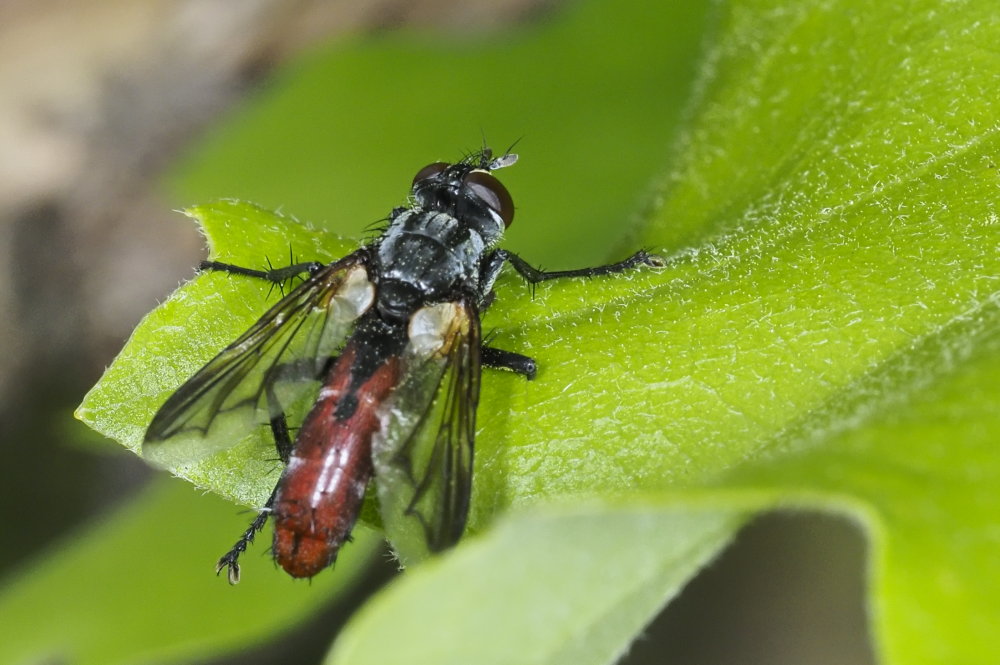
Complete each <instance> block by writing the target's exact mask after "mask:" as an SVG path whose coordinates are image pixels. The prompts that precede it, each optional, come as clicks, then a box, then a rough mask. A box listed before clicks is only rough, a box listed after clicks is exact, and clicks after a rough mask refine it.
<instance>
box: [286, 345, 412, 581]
mask: <svg viewBox="0 0 1000 665" xmlns="http://www.w3.org/2000/svg"><path fill="white" fill-rule="evenodd" d="M354 356H355V347H354V346H353V344H351V343H349V344H348V345H347V347H346V348H345V349H344V351H343V353H341V355H340V358H338V360H337V362H336V364H335V365H334V367H333V369H332V370H331V371H330V373H329V374H328V375H327V378H326V381H325V383H324V384H323V387H322V388H321V389H320V392H319V397H318V398H317V400H316V404H315V406H313V408H312V410H311V411H310V412H309V415H308V416H306V419H305V421H304V422H303V423H302V427H301V428H300V429H299V433H298V436H297V437H296V439H295V447H294V449H293V451H292V455H291V459H290V460H289V462H288V466H287V467H286V468H285V471H284V473H283V474H282V476H281V481H280V483H279V487H278V494H277V496H276V497H275V501H274V506H273V515H274V547H273V551H274V558H275V560H276V561H277V562H278V563H279V564H281V567H282V568H284V569H285V570H286V571H287V572H288V574H289V575H291V576H292V577H312V576H313V575H316V574H317V573H319V572H320V571H321V570H323V569H324V568H326V567H327V566H329V565H330V564H332V563H333V561H334V559H336V558H337V552H338V551H339V550H340V547H341V545H343V544H344V541H345V540H347V537H348V536H349V535H350V533H351V528H352V527H353V526H354V522H355V521H356V520H357V518H358V512H359V511H360V509H361V501H362V499H364V495H365V488H366V487H367V486H368V481H369V480H370V479H371V476H372V457H371V444H372V436H373V435H374V433H375V431H376V430H377V428H378V426H379V422H378V417H377V408H378V406H379V404H381V402H382V401H383V400H384V399H385V397H386V396H387V395H388V394H389V392H390V391H391V390H392V388H393V387H394V386H395V384H396V381H397V378H398V374H399V363H398V360H397V359H396V358H394V357H389V358H388V359H386V360H385V361H384V362H383V363H382V364H381V365H379V366H378V367H377V368H376V369H375V371H374V372H372V374H371V376H370V377H368V379H367V380H365V381H364V382H363V383H362V384H361V385H360V386H358V388H357V389H356V390H355V391H354V392H353V394H352V393H351V390H350V388H351V378H352V377H351V367H352V364H353V361H354ZM345 399H346V400H348V401H352V400H356V401H357V404H356V406H355V407H354V408H353V409H345V408H344V407H343V405H341V402H342V401H343V400H345ZM338 407H340V408H338Z"/></svg>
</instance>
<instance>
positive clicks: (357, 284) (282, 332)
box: [143, 252, 374, 466]
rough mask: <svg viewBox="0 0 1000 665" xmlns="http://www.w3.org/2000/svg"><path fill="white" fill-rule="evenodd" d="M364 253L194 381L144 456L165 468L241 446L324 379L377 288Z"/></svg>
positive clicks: (283, 306) (174, 398) (175, 400)
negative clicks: (370, 280) (366, 267)
mask: <svg viewBox="0 0 1000 665" xmlns="http://www.w3.org/2000/svg"><path fill="white" fill-rule="evenodd" d="M361 260H362V254H361V253H360V252H356V253H354V254H351V255H349V256H347V257H345V258H343V259H341V260H340V261H337V262H335V263H332V264H330V265H329V266H326V267H325V268H323V269H321V270H319V271H317V272H316V273H315V274H313V275H311V276H310V277H309V278H308V279H306V280H305V281H304V282H303V283H302V284H300V285H298V286H297V287H296V288H295V289H293V290H292V291H291V292H289V294H288V295H287V296H285V297H284V298H282V299H281V300H280V301H279V302H278V303H276V304H275V305H274V307H272V308H271V309H270V310H268V311H267V312H266V313H265V314H264V315H263V316H261V317H260V319H258V320H257V322H256V323H255V324H254V325H253V326H252V327H251V328H250V329H249V330H247V331H246V332H245V333H244V334H243V335H241V336H240V337H239V339H237V340H236V341H235V342H233V343H232V344H230V345H229V346H227V347H226V348H225V349H223V350H222V351H221V352H219V354H218V355H217V356H215V357H214V358H213V359H212V360H210V361H208V363H207V364H206V365H205V366H204V367H202V368H201V369H200V370H199V371H198V372H197V373H196V374H195V375H194V376H192V377H191V378H190V379H188V380H187V382H185V383H184V384H183V385H182V386H181V387H180V388H178V389H177V391H176V392H174V393H173V394H172V395H171V396H170V397H169V398H168V399H167V401H166V402H165V403H164V404H163V406H161V407H160V410H159V411H157V413H156V415H155V416H154V417H153V420H152V422H151V423H150V425H149V428H148V429H147V430H146V437H145V441H144V442H143V455H144V456H147V457H149V458H150V459H151V460H152V461H154V462H157V463H159V464H163V465H167V466H169V465H173V464H177V463H185V462H191V461H195V460H198V459H200V458H203V457H205V456H207V455H209V454H211V453H213V452H217V451H219V450H222V449H225V448H228V447H230V446H233V445H235V444H236V443H238V442H239V441H240V440H241V439H242V438H243V437H245V436H246V435H247V434H248V433H249V432H250V431H251V430H252V429H253V428H254V427H256V426H257V425H259V424H261V423H266V422H268V421H269V420H270V419H271V418H273V417H275V416H277V415H280V414H281V413H283V412H284V410H285V409H287V408H288V407H289V406H290V405H293V404H294V403H295V402H296V401H297V400H299V399H300V398H302V397H303V396H304V395H305V393H307V392H309V391H310V389H313V388H315V386H316V385H317V383H316V382H317V381H318V379H319V377H320V375H321V373H322V371H323V369H324V367H325V366H326V364H327V363H328V362H329V360H330V358H331V357H333V355H334V354H335V353H336V352H337V350H338V349H339V348H340V347H341V346H342V344H343V342H344V339H345V337H346V336H347V334H348V333H349V332H350V330H351V326H352V323H353V321H354V320H355V319H357V317H358V316H360V314H361V313H363V312H364V310H365V309H367V308H368V306H369V305H370V304H371V302H372V299H373V297H374V287H373V286H372V285H371V283H370V282H369V281H368V276H367V273H366V271H365V269H364V266H363V265H362V263H361Z"/></svg>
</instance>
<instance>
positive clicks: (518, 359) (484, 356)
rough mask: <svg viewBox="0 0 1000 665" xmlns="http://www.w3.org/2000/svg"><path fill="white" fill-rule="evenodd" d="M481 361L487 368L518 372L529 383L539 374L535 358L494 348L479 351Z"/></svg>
mask: <svg viewBox="0 0 1000 665" xmlns="http://www.w3.org/2000/svg"><path fill="white" fill-rule="evenodd" d="M479 360H480V362H482V364H484V365H486V366H487V367H492V368H494V369H507V370H510V371H511V372H517V373H518V374H520V375H521V376H523V377H524V378H526V379H528V380H529V381H530V380H531V379H533V378H535V374H536V373H537V372H538V365H537V364H536V363H535V359H534V358H529V357H528V356H522V355H521V354H520V353H514V352H513V351H504V350H503V349H495V348H493V347H492V346H484V347H482V349H481V350H480V351H479Z"/></svg>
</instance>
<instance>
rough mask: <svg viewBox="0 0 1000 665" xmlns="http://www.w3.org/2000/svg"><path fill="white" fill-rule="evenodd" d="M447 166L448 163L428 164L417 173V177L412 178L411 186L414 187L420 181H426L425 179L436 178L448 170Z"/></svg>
mask: <svg viewBox="0 0 1000 665" xmlns="http://www.w3.org/2000/svg"><path fill="white" fill-rule="evenodd" d="M448 166H449V164H448V162H434V163H433V164H428V165H427V166H425V167H424V168H422V169H420V170H419V171H417V175H415V176H413V184H414V185H416V184H417V183H418V182H420V181H421V180H426V179H427V178H432V177H434V176H436V175H437V174H439V173H441V172H442V171H444V170H445V169H446V168H448Z"/></svg>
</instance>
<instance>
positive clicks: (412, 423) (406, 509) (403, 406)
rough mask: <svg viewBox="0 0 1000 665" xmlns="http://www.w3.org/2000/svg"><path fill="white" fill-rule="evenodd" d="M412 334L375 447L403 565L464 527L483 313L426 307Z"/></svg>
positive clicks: (458, 306)
mask: <svg viewBox="0 0 1000 665" xmlns="http://www.w3.org/2000/svg"><path fill="white" fill-rule="evenodd" d="M428 310H435V311H431V312H430V313H429V317H430V318H431V319H435V320H436V322H434V323H432V324H431V325H430V326H429V328H430V330H431V332H430V333H428V334H427V335H426V336H423V337H422V336H421V334H420V330H419V329H420V328H421V322H420V321H417V320H416V319H417V318H418V317H420V316H421V315H422V314H424V313H427V312H428ZM415 329H416V330H417V334H416V335H415V334H414V330H415ZM410 336H411V341H410V344H409V345H408V347H407V349H406V351H405V352H404V369H403V376H402V380H401V381H400V384H399V385H398V386H397V388H396V389H395V390H394V391H393V393H392V395H391V396H390V398H389V400H388V401H387V402H386V404H384V405H383V406H382V418H381V422H382V428H381V431H380V432H379V434H378V435H377V436H376V438H375V442H374V449H373V456H374V461H375V470H376V479H377V484H378V496H379V505H380V507H381V513H382V521H383V524H384V526H385V529H386V534H387V535H388V537H389V540H390V541H391V542H392V544H393V547H394V548H395V549H396V552H397V553H398V554H399V556H400V557H401V558H402V560H403V562H404V563H408V562H412V561H417V560H419V559H422V558H424V557H426V556H427V554H429V553H430V552H437V551H440V550H442V549H445V548H446V547H449V546H451V545H453V544H454V543H455V542H456V541H457V540H458V539H459V538H460V537H461V535H462V531H463V530H464V529H465V520H466V517H467V516H468V512H469V496H470V493H471V490H472V455H473V445H474V441H475V434H476V405H477V404H478V402H479V370H480V366H479V346H480V327H479V316H478V312H477V311H476V310H475V307H474V306H473V305H472V304H471V303H467V302H455V303H443V304H441V305H435V306H433V307H430V308H425V310H422V311H421V312H418V313H417V314H416V315H415V316H414V321H411V324H410Z"/></svg>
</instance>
